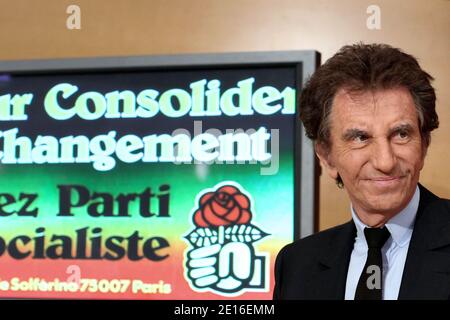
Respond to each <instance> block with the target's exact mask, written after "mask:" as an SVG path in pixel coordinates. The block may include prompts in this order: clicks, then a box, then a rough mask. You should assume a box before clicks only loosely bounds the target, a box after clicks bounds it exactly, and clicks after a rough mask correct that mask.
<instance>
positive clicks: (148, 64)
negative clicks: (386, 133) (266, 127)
mask: <svg viewBox="0 0 450 320" xmlns="http://www.w3.org/2000/svg"><path fill="white" fill-rule="evenodd" d="M319 65H320V53H319V52H317V51H314V50H293V51H261V52H229V53H199V54H174V55H149V56H127V57H95V58H63V59H41V60H11V61H0V75H2V74H9V75H26V74H33V75H39V74H52V73H54V74H57V73H72V72H80V71H81V72H86V73H90V72H98V71H103V72H104V71H126V70H142V69H145V70H149V71H151V70H158V69H159V70H161V69H197V68H211V67H218V68H231V67H235V68H236V67H237V68H238V67H261V66H263V67H264V66H292V67H294V68H295V70H296V84H295V86H296V90H297V93H298V92H300V88H302V86H303V85H304V84H305V83H306V81H307V80H308V78H309V77H310V76H311V75H312V74H313V73H314V71H315V70H316V69H317V68H318V67H319ZM294 141H295V150H294V163H295V165H294V228H293V239H294V240H296V239H299V238H304V237H306V236H309V235H311V234H313V233H314V232H316V231H318V219H317V211H318V194H319V193H318V187H319V184H318V177H319V174H320V167H319V166H318V162H317V159H316V156H315V153H314V147H313V143H312V141H311V140H310V139H308V138H307V137H306V135H305V129H304V127H303V124H302V123H301V121H300V118H299V110H298V107H297V108H296V114H295V138H294Z"/></svg>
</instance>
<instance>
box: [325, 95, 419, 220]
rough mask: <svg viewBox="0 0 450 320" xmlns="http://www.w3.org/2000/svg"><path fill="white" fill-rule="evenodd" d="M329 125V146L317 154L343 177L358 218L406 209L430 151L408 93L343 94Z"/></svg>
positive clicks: (336, 97)
mask: <svg viewBox="0 0 450 320" xmlns="http://www.w3.org/2000/svg"><path fill="white" fill-rule="evenodd" d="M330 126H331V128H330V140H331V148H330V150H329V151H328V152H324V150H323V149H321V148H318V156H319V158H320V159H321V162H322V164H323V165H324V166H325V167H326V168H327V169H328V172H329V174H330V175H331V177H332V178H334V179H336V177H337V175H338V174H339V175H340V177H341V178H342V180H343V182H344V186H345V188H346V190H347V192H348V194H349V196H350V200H351V201H352V205H353V208H354V209H355V210H356V212H357V213H358V216H359V217H360V218H361V216H363V217H366V218H367V219H365V220H369V221H370V219H371V218H374V217H375V216H378V217H381V218H383V217H388V218H390V217H392V216H393V215H394V214H396V213H398V212H399V211H400V210H402V209H403V208H404V207H405V206H406V205H407V204H408V202H409V201H410V199H411V198H412V196H413V194H414V191H415V188H416V185H417V183H418V180H419V173H420V170H421V169H422V167H423V163H424V157H425V153H426V146H425V144H424V142H423V140H422V138H421V134H420V129H419V120H418V115H417V111H416V108H415V106H414V102H413V99H412V97H411V95H410V93H409V92H408V91H407V90H406V89H404V88H397V89H389V90H378V91H375V92H370V91H368V92H364V93H360V94H349V93H347V92H346V91H345V90H339V91H338V93H337V94H336V96H335V98H334V102H333V106H332V110H331V114H330ZM371 221H373V222H376V221H380V220H379V219H377V218H375V219H372V220H371Z"/></svg>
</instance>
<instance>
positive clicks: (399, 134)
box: [397, 131, 409, 139]
mask: <svg viewBox="0 0 450 320" xmlns="http://www.w3.org/2000/svg"><path fill="white" fill-rule="evenodd" d="M397 135H398V136H399V137H400V138H401V139H406V138H408V136H409V135H408V132H407V131H399V132H398V133H397Z"/></svg>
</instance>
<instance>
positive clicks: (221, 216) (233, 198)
mask: <svg viewBox="0 0 450 320" xmlns="http://www.w3.org/2000/svg"><path fill="white" fill-rule="evenodd" d="M251 219H252V214H251V213H250V200H249V199H248V198H247V196H246V195H244V194H243V193H242V192H241V191H240V190H239V189H238V188H236V187H234V186H231V185H225V186H222V187H220V188H219V189H217V190H216V191H215V192H207V193H205V194H204V195H203V196H202V197H201V198H200V203H199V207H198V209H197V210H196V211H195V213H194V223H195V225H196V226H197V227H203V228H205V227H211V226H214V227H218V226H227V225H230V224H245V223H248V222H249V221H250V220H251Z"/></svg>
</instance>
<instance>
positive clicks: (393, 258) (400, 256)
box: [345, 187, 420, 300]
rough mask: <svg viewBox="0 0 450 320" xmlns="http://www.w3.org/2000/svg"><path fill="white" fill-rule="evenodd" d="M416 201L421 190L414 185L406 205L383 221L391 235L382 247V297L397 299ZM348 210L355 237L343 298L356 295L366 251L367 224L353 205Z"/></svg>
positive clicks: (414, 215)
mask: <svg viewBox="0 0 450 320" xmlns="http://www.w3.org/2000/svg"><path fill="white" fill-rule="evenodd" d="M419 200H420V191H419V187H416V191H415V193H414V195H413V197H412V198H411V201H410V202H409V203H408V205H407V206H406V207H405V208H404V209H403V210H402V211H400V212H399V213H398V214H396V215H395V216H394V217H392V218H391V219H390V220H389V221H388V222H387V223H386V227H387V228H388V230H389V232H390V233H391V237H390V238H389V239H388V240H387V241H386V243H385V245H384V246H383V248H382V249H381V253H382V258H383V279H382V288H383V300H396V299H397V298H398V293H399V291H400V284H401V281H402V275H403V269H404V267H405V262H406V255H407V253H408V248H409V242H410V240H411V236H412V232H413V227H414V221H415V218H416V214H417V209H418V207H419ZM351 210H352V217H353V221H354V223H355V225H356V238H355V244H354V247H353V251H352V255H351V257H350V265H349V268H348V273H347V283H346V286H345V300H353V299H354V298H355V292H356V287H357V285H358V281H359V277H360V276H361V272H362V270H363V268H364V265H365V264H366V260H367V251H368V248H367V243H366V239H365V236H364V228H366V227H367V226H366V225H365V224H364V223H363V222H361V220H360V219H359V218H358V216H357V215H356V213H355V211H354V210H353V207H351Z"/></svg>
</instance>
